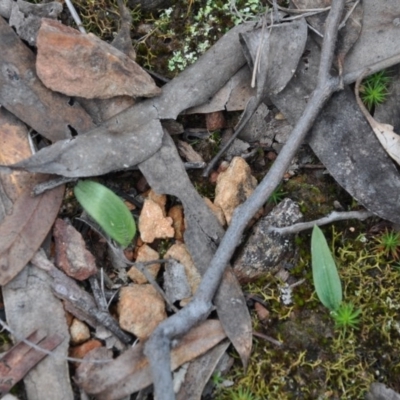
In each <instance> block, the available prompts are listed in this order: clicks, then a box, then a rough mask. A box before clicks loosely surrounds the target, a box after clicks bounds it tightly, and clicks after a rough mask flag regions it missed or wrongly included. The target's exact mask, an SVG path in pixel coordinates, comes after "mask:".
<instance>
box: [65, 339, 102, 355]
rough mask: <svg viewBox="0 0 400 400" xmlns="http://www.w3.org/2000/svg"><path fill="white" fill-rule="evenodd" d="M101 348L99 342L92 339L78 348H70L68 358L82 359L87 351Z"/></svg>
mask: <svg viewBox="0 0 400 400" xmlns="http://www.w3.org/2000/svg"><path fill="white" fill-rule="evenodd" d="M102 346H103V345H102V343H101V342H100V340H96V339H92V340H89V341H87V342H85V343H83V344H81V345H79V346H75V347H71V348H70V350H69V356H70V357H74V358H84V357H85V355H86V354H87V353H89V351H92V350H93V349H97V348H98V347H102Z"/></svg>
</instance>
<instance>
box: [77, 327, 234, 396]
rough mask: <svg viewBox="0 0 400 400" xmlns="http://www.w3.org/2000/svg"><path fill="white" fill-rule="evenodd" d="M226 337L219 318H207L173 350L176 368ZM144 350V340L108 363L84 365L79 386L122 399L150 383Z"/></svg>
mask: <svg viewBox="0 0 400 400" xmlns="http://www.w3.org/2000/svg"><path fill="white" fill-rule="evenodd" d="M225 337H226V335H225V333H224V330H223V328H222V325H221V323H220V322H219V321H217V320H208V321H204V322H203V323H201V324H200V325H198V326H197V327H196V328H193V329H192V330H190V332H189V333H187V334H186V335H185V336H184V337H183V338H182V339H180V340H179V342H178V345H177V346H175V347H174V348H173V349H172V350H171V368H172V370H175V369H176V368H178V367H179V366H181V365H182V364H184V363H186V362H188V361H190V360H193V359H194V358H196V357H198V356H199V355H201V354H203V353H205V352H206V351H208V350H209V349H211V348H213V347H214V346H215V345H216V344H218V343H219V342H220V341H222V340H223V339H224V338H225ZM143 349H144V344H143V343H140V344H138V345H136V346H135V347H134V348H131V349H129V350H127V351H125V352H124V353H123V354H122V355H121V356H119V357H118V358H116V359H115V360H113V361H112V362H110V363H108V364H89V363H85V364H81V365H80V366H79V368H78V370H77V382H78V384H79V386H81V387H82V388H83V389H84V390H85V391H86V392H87V393H88V394H91V395H96V398H97V399H100V400H113V399H115V400H116V399H120V398H122V397H124V396H127V395H129V394H131V393H134V392H137V391H139V390H141V389H143V388H145V387H147V386H149V385H150V384H151V383H152V376H151V372H150V366H149V362H148V360H147V358H146V357H145V356H144V354H143ZM91 354H92V353H90V354H89V358H90V355H91ZM102 358H104V357H102Z"/></svg>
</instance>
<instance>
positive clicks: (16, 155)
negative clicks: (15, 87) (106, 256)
mask: <svg viewBox="0 0 400 400" xmlns="http://www.w3.org/2000/svg"><path fill="white" fill-rule="evenodd" d="M27 135H28V132H27V129H26V126H25V125H24V124H22V123H21V122H19V121H18V120H17V119H16V118H15V117H14V116H12V115H11V114H9V113H8V112H7V111H6V110H5V109H3V108H0V162H2V163H3V162H4V163H13V162H17V161H19V160H20V159H23V158H26V157H28V156H29V155H30V154H31V151H30V148H29V144H28V139H27V138H28V136H27ZM46 179H47V176H45V175H35V174H31V173H13V174H11V175H1V177H0V186H1V187H2V192H1V193H0V209H1V210H4V211H3V212H2V213H0V216H2V217H3V218H2V219H0V284H1V285H5V284H6V283H7V282H9V281H10V280H11V279H12V278H14V276H15V275H17V274H18V272H20V271H21V269H22V268H24V266H25V265H26V264H27V262H28V261H29V260H30V259H31V258H32V256H33V254H34V253H35V252H36V250H37V249H38V248H39V246H40V245H41V244H42V242H43V240H44V238H45V237H46V235H47V233H48V232H49V230H50V228H51V225H52V224H53V222H54V219H55V218H56V216H57V213H58V210H59V208H60V204H61V201H62V196H63V193H64V187H63V186H60V187H58V188H57V189H54V190H52V191H50V192H47V193H45V194H43V195H40V196H37V197H32V195H31V191H32V190H33V188H34V186H35V185H37V184H38V183H41V182H43V181H45V180H46Z"/></svg>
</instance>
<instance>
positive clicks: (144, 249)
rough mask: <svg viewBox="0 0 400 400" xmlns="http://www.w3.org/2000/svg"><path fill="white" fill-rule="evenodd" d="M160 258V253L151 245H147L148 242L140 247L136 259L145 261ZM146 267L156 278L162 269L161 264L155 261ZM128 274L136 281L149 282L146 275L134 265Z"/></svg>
mask: <svg viewBox="0 0 400 400" xmlns="http://www.w3.org/2000/svg"><path fill="white" fill-rule="evenodd" d="M158 258H159V255H158V253H157V252H156V251H155V250H153V249H152V248H151V247H150V246H147V244H144V245H143V246H141V247H139V249H138V252H137V257H136V261H137V262H139V261H141V262H145V261H152V260H158ZM146 268H147V270H148V271H149V272H150V274H151V275H152V276H153V277H154V278H155V277H156V276H157V274H158V271H159V270H160V264H158V263H154V264H151V265H149V266H147V267H146ZM128 276H129V278H130V279H131V280H132V281H133V282H135V283H139V284H142V283H147V279H146V277H145V276H144V275H143V274H142V273H141V272H140V271H139V270H138V269H137V268H136V267H134V266H133V267H132V268H131V269H130V270H129V271H128Z"/></svg>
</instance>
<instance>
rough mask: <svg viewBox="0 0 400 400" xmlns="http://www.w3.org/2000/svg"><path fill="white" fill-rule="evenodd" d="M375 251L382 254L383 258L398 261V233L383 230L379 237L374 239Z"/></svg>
mask: <svg viewBox="0 0 400 400" xmlns="http://www.w3.org/2000/svg"><path fill="white" fill-rule="evenodd" d="M375 242H376V246H375V250H376V251H377V252H378V253H381V254H383V255H384V256H385V257H393V258H394V259H395V260H398V259H399V252H400V233H399V232H393V231H389V230H387V229H386V230H385V232H384V233H382V234H381V235H380V236H378V237H377V238H376V239H375Z"/></svg>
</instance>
